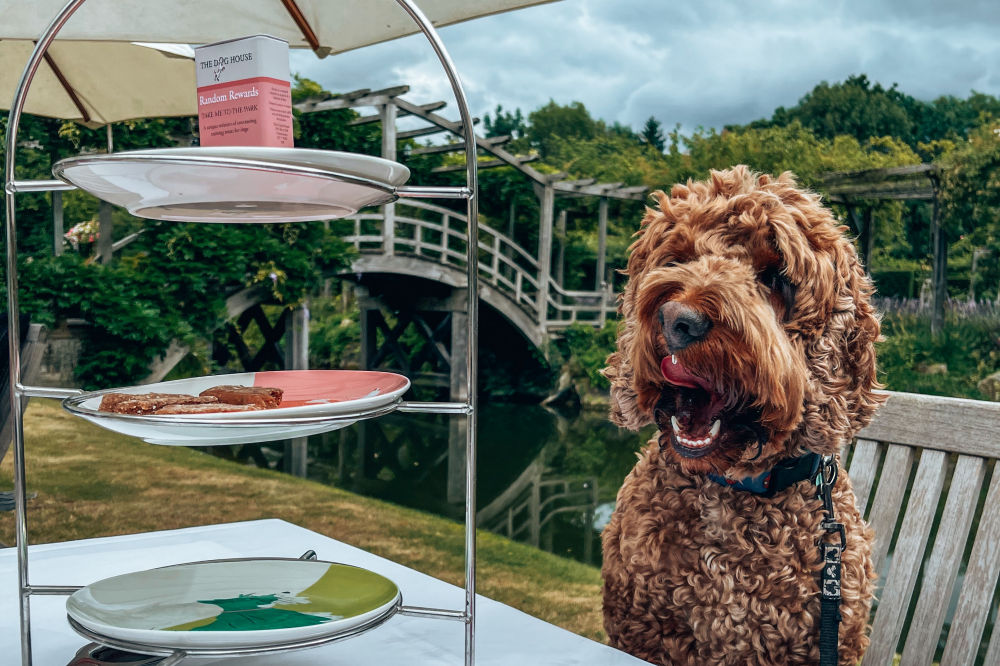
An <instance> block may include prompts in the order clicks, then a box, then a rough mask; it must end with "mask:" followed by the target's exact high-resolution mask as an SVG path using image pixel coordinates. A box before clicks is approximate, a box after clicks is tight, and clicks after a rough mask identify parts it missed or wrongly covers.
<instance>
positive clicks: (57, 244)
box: [52, 191, 66, 257]
mask: <svg viewBox="0 0 1000 666" xmlns="http://www.w3.org/2000/svg"><path fill="white" fill-rule="evenodd" d="M64 233H66V232H65V231H64V230H63V199H62V192H58V191H57V192H53V193H52V256H54V257H58V256H59V255H61V254H62V251H63V234H64Z"/></svg>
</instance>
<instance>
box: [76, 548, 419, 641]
mask: <svg viewBox="0 0 1000 666" xmlns="http://www.w3.org/2000/svg"><path fill="white" fill-rule="evenodd" d="M400 603H401V596H400V593H399V588H398V587H397V586H396V584H395V583H393V582H392V581H391V580H389V579H388V578H385V577H383V576H380V575H379V574H376V573H374V572H372V571H368V570H367V569H361V568H359V567H353V566H348V565H346V564H334V563H331V562H319V561H310V560H286V559H247V560H218V561H214V562H195V563H190V564H178V565H175V566H169V567H163V568H162V569H151V570H148V571H138V572H135V573H130V574H124V575H121V576H114V577H113V578H106V579H104V580H101V581H98V582H96V583H92V584H91V585H88V586H86V587H84V588H82V589H80V590H77V591H76V592H74V593H73V594H72V595H71V596H70V597H69V599H68V600H67V601H66V613H67V614H68V615H69V617H70V618H72V619H73V620H75V621H76V622H78V623H79V624H80V625H81V626H83V627H84V628H85V629H88V630H90V631H93V632H95V633H97V634H99V635H101V636H106V637H109V638H113V639H118V640H124V641H132V642H136V643H143V644H146V645H153V646H158V647H166V648H180V649H192V650H197V649H216V648H231V649H238V648H252V647H262V646H271V645H275V644H294V643H295V642H299V641H313V640H322V639H324V638H331V639H333V638H335V637H337V636H342V635H352V634H353V633H357V632H358V631H360V630H363V629H365V628H366V627H367V628H370V627H371V626H374V625H377V624H379V623H380V622H381V621H383V620H385V619H388V617H390V616H391V615H392V614H393V613H395V611H396V610H397V609H398V607H399V605H400Z"/></svg>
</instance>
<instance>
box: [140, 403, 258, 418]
mask: <svg viewBox="0 0 1000 666" xmlns="http://www.w3.org/2000/svg"><path fill="white" fill-rule="evenodd" d="M259 409H261V408H260V407H258V406H257V405H229V404H226V403H224V402H206V403H201V404H195V403H182V404H177V405H167V406H166V407H161V408H160V409H158V410H156V411H155V412H154V414H155V415H157V416H159V415H160V414H212V413H218V412H255V411H257V410H259Z"/></svg>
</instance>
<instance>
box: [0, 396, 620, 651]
mask: <svg viewBox="0 0 1000 666" xmlns="http://www.w3.org/2000/svg"><path fill="white" fill-rule="evenodd" d="M25 433H26V437H25V446H26V451H27V453H26V458H27V463H28V464H27V474H28V490H29V491H30V492H36V493H38V496H37V497H36V498H35V499H33V500H31V501H30V502H29V512H28V528H29V535H30V541H31V542H32V543H45V542H55V541H67V540H71V539H81V538H87V537H97V536H110V535H116V534H130V533H136V532H146V531H152V530H164V529H175V528H180V527H190V526H194V525H206V524H213V523H224V522H233V521H239V520H254V519H259V518H280V519H283V520H287V521H289V522H292V523H295V524H297V525H301V526H303V527H306V528H308V529H311V530H314V531H316V532H319V533H321V534H325V535H327V536H330V537H333V538H334V539H338V540H340V541H343V542H345V543H349V544H352V545H354V546H358V547H359V548H363V549H365V550H367V551H369V552H372V553H375V554H377V555H381V556H382V557H386V558H388V559H390V560H394V561H396V562H399V563H401V564H405V565H406V566H409V567H412V568H414V569H418V570H420V571H423V572H425V573H428V574H430V575H432V576H435V577H437V578H440V579H443V580H446V581H448V582H450V583H454V584H456V585H461V584H462V580H463V576H464V574H463V571H464V558H463V543H464V531H463V527H462V525H461V524H458V523H455V522H452V521H449V520H446V519H443V518H439V517H436V516H433V515H430V514H426V513H422V512H419V511H415V510H412V509H407V508H403V507H399V506H396V505H393V504H388V503H386V502H381V501H378V500H373V499H369V498H365V497H360V496H358V495H354V494H351V493H347V492H344V491H341V490H338V489H336V488H330V487H328V486H324V485H321V484H318V483H314V482H311V481H306V480H303V479H298V478H295V477H291V476H286V475H284V474H280V473H278V472H272V471H269V470H261V469H257V468H253V467H246V466H244V465H241V464H239V463H235V462H231V461H227V460H222V459H220V458H216V457H214V456H210V455H207V454H204V453H200V452H197V451H193V450H191V449H187V448H183V447H170V446H154V445H151V444H145V443H143V442H140V441H138V440H134V439H131V438H128V437H124V436H121V435H116V434H114V433H111V432H109V431H107V430H103V429H101V428H98V427H96V426H93V425H91V424H90V423H87V422H86V421H83V420H82V419H79V418H76V417H73V416H70V415H69V414H68V413H66V412H64V411H63V410H62V409H61V408H60V407H59V405H58V403H57V402H54V401H46V400H38V399H33V400H32V401H31V405H30V406H29V407H28V410H27V412H26V415H25ZM12 457H13V456H12V455H11V454H8V455H7V456H6V458H5V459H4V461H3V463H2V464H0V488H10V487H11V485H12V478H11V475H12V462H11V459H12ZM13 522H14V520H13V514H12V513H4V514H0V541H3V542H4V543H6V544H12V543H13V540H14V537H13ZM479 557H480V560H479V561H480V566H479V576H478V585H479V587H478V590H479V592H480V593H482V594H484V595H486V596H488V597H492V598H493V599H497V600H499V601H502V602H504V603H506V604H510V605H511V606H514V607H516V608H519V609H521V610H523V611H525V612H526V613H529V614H531V615H534V616H536V617H539V618H542V619H543V620H546V621H548V622H552V623H554V624H557V625H559V626H561V627H564V628H565V629H568V630H570V631H573V632H575V633H578V634H581V635H583V636H587V637H589V638H593V639H596V640H604V632H603V630H602V628H601V610H600V572H599V571H598V569H597V568H595V567H590V566H586V565H584V564H580V563H578V562H574V561H572V560H567V559H564V558H561V557H557V556H555V555H551V554H549V553H545V552H542V551H540V550H537V549H535V548H531V547H528V546H525V545H522V544H519V543H515V542H513V541H510V540H507V539H504V538H502V537H499V536H497V535H494V534H490V533H488V532H480V534H479Z"/></svg>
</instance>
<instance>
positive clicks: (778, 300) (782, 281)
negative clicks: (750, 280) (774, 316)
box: [757, 266, 795, 321]
mask: <svg viewBox="0 0 1000 666" xmlns="http://www.w3.org/2000/svg"><path fill="white" fill-rule="evenodd" d="M757 279H758V280H759V281H760V283H761V284H762V285H764V286H765V287H767V288H768V290H770V292H771V293H770V301H771V304H772V305H773V306H774V309H775V311H776V312H777V313H778V315H779V316H780V317H781V318H782V320H783V321H788V320H789V319H791V316H792V308H794V306H795V285H794V284H792V283H791V282H790V281H789V280H788V278H787V277H786V276H785V275H783V274H782V273H781V271H780V270H778V268H777V267H775V266H771V267H769V268H766V269H764V270H763V271H761V273H760V275H758V276H757Z"/></svg>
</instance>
